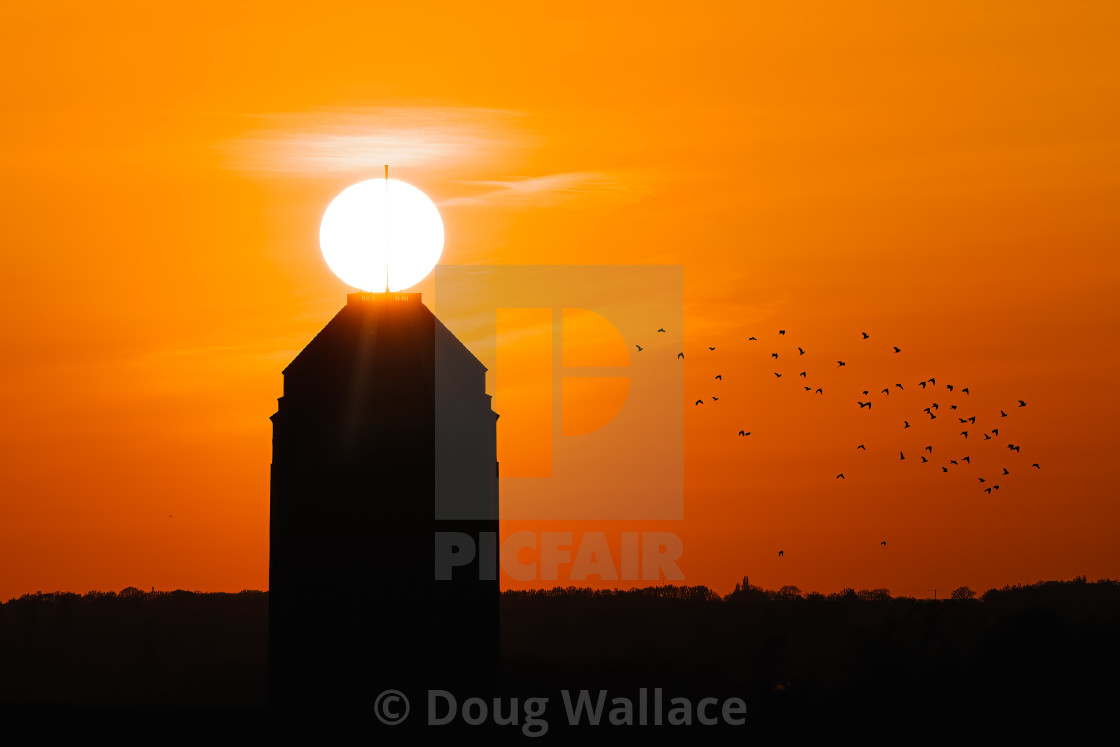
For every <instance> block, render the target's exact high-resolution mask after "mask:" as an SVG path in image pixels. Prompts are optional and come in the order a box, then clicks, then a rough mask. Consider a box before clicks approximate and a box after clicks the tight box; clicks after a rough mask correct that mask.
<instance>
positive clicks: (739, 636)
mask: <svg viewBox="0 0 1120 747" xmlns="http://www.w3.org/2000/svg"><path fill="white" fill-rule="evenodd" d="M322 614H323V615H327V616H329V615H331V614H332V611H331V609H329V608H327V609H323V610H322ZM267 619H268V594H267V592H261V591H244V592H241V593H237V594H229V593H196V592H188V591H173V592H154V591H153V592H145V591H142V590H140V589H136V588H133V587H129V588H127V589H124V590H122V591H121V592H118V593H113V592H107V593H101V592H91V593H88V594H83V595H78V594H70V593H51V594H42V593H38V594H27V595H24V596H22V597H19V598H16V599H12V600H9V601H7V602H5V603H3V604H0V704H2V705H4V706H6V707H12V706H22V705H26V704H47V705H50V704H75V705H86V706H89V705H157V706H233V707H237V708H247V709H256V708H262V707H264V705H265V674H266V666H267ZM449 624H453V621H449ZM1118 632H1120V582H1117V581H1111V580H1101V581H1096V582H1090V581H1087V580H1086V579H1085V578H1084V577H1078V578H1076V579H1074V580H1073V581H1048V582H1040V583H1037V584H1027V585H1022V584H1019V585H1014V586H1005V587H1003V588H1000V589H989V590H988V591H986V592H984V593H983V594H976V593H974V592H973V591H972V590H970V589H968V588H967V587H961V588H959V589H957V590H956V591H955V592H954V593H953V594H952V598H950V599H941V600H931V599H915V598H912V597H904V596H892V595H891V594H890V592H889V591H888V590H886V589H865V590H859V591H856V590H853V589H845V590H843V591H841V592H838V593H832V594H820V593H816V592H809V593H803V592H801V591H800V590H799V589H798V588H797V587H794V586H784V587H782V588H780V589H777V590H767V589H761V588H759V587H757V586H754V585H752V584H750V583H749V581H748V579H747V578H744V579H743V580H742V582H740V583H739V584H738V585H737V586H736V587H735V589H734V590H733V591H732V592H730V593H729V594H726V595H722V596H721V595H719V594H717V593H715V592H714V591H712V590H711V589H708V588H707V587H704V586H656V587H648V588H640V589H631V590H602V589H588V588H578V587H570V588H555V589H546V590H532V591H506V592H504V593H503V594H502V598H501V635H502V662H501V666H502V690H503V692H504V693H505V694H507V695H510V696H521V697H529V696H536V695H545V696H548V695H550V694H551V695H556V694H557V693H558V691H559V689H560V688H565V687H566V688H571V689H581V688H591V689H597V688H608V689H610V690H611V691H612V693H613V692H619V693H627V692H628V693H631V694H633V693H636V692H637V690H638V688H655V687H662V688H664V689H665V690H666V692H672V693H675V694H677V695H680V696H682V697H696V698H699V697H707V696H720V695H721V694H722V695H724V696H727V695H729V694H734V695H737V696H739V697H742V698H744V699H745V700H746V702H747V703H748V707H749V708H750V712H751V714H752V716H753V719H754V721H752V723H756V724H761V723H768V722H774V723H781V721H782V720H783V719H795V718H799V717H805V716H814V717H816V716H819V717H821V718H826V717H828V716H829V715H832V716H836V717H840V716H842V715H843V714H851V713H866V712H867V711H868V709H871V710H872V711H873V712H874V713H875V718H876V719H877V720H878V721H880V722H883V723H885V722H887V721H891V722H894V721H897V722H899V723H901V722H903V721H911V720H913V719H925V718H938V719H944V718H948V717H951V716H953V715H954V714H955V715H956V716H959V717H964V716H969V717H979V718H985V717H988V716H991V715H992V714H997V713H998V714H1001V715H1000V718H1012V717H1014V714H1023V716H1024V717H1026V715H1027V714H1033V715H1032V716H1031V717H1032V718H1035V719H1037V718H1038V717H1039V715H1040V714H1048V715H1049V717H1051V718H1054V717H1056V714H1061V713H1065V712H1066V710H1067V709H1080V710H1084V709H1090V710H1091V709H1092V708H1095V707H1097V706H1100V707H1101V708H1103V707H1104V705H1105V704H1106V703H1108V702H1111V699H1112V698H1114V697H1115V694H1116V687H1115V685H1113V684H1111V679H1106V677H1105V676H1106V675H1107V677H1108V678H1111V674H1109V673H1111V672H1113V671H1115V670H1116V668H1117V665H1118V664H1120V636H1118V635H1117V633H1118ZM417 653H418V655H422V654H423V652H417ZM433 687H438V683H433ZM1101 712H1102V713H1103V712H1104V711H1101Z"/></svg>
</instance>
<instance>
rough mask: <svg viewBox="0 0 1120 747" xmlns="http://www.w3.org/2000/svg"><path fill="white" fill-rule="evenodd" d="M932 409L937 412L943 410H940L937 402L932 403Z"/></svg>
mask: <svg viewBox="0 0 1120 747" xmlns="http://www.w3.org/2000/svg"><path fill="white" fill-rule="evenodd" d="M930 407H932V408H933V409H935V410H939V409H941V408H939V407H938V406H937V403H936V402H934V403H932V404H931V405H930Z"/></svg>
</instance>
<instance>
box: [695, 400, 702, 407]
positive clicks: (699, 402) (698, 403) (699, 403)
mask: <svg viewBox="0 0 1120 747" xmlns="http://www.w3.org/2000/svg"><path fill="white" fill-rule="evenodd" d="M696 404H697V405H702V404H704V400H702V399H698V400H696ZM693 406H694V407H695V405H693Z"/></svg>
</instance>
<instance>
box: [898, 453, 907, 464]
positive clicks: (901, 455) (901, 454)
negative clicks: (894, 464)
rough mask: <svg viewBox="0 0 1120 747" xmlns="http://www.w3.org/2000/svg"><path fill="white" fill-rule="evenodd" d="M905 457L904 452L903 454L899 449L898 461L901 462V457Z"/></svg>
mask: <svg viewBox="0 0 1120 747" xmlns="http://www.w3.org/2000/svg"><path fill="white" fill-rule="evenodd" d="M905 458H906V454H904V453H903V452H901V451H900V452H898V461H900V462H901V461H902V460H903V459H905Z"/></svg>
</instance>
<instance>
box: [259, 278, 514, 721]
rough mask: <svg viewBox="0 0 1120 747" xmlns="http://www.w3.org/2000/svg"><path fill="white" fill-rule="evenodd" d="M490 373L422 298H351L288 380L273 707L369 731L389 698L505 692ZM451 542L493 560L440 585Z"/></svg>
mask: <svg viewBox="0 0 1120 747" xmlns="http://www.w3.org/2000/svg"><path fill="white" fill-rule="evenodd" d="M485 372H486V369H485V367H483V365H482V364H481V363H480V362H479V361H478V359H476V358H475V357H474V356H473V355H472V354H471V353H470V351H469V350H467V348H466V347H465V346H464V345H463V344H462V343H461V342H459V340H457V339H456V338H455V336H454V335H452V334H451V332H450V331H449V330H448V329H447V328H446V327H445V326H444V325H443V324H442V323H441V322H440V321H439V320H438V319H436V317H435V316H434V315H433V314H432V313H431V311H429V310H428V308H427V307H425V306H424V305H423V304H422V303H421V300H420V294H419V293H388V292H386V293H365V292H360V293H351V294H349V295H348V296H347V303H346V306H345V307H343V308H342V310H341V311H339V312H338V314H337V315H335V317H334V318H333V319H332V320H331V321H330V322H329V323H328V324H327V325H326V327H324V328H323V329H322V331H320V332H319V334H318V335H316V336H315V338H314V339H313V340H312V341H311V342H310V343H309V344H308V345H307V347H305V348H304V349H303V351H301V352H300V353H299V355H297V356H296V358H295V359H294V360H293V361H292V362H291V364H289V365H288V367H287V368H286V369H284V394H283V396H282V397H281V398H280V400H279V405H278V408H277V412H276V414H274V415H273V416H272V424H273V437H272V476H271V479H272V487H271V528H270V531H271V543H270V562H269V597H270V601H269V604H270V610H269V701H270V705H272V706H276V707H279V708H282V709H283V708H289V707H294V708H299V709H301V711H302V712H304V713H308V712H316V711H321V710H324V709H328V710H337V711H342V710H348V709H349V710H351V711H353V712H355V713H360V715H361V717H362V718H365V719H367V720H368V716H369V713H370V710H369V709H370V708H371V707H372V704H373V702H374V699H375V697H376V696H377V694H378V693H380V692H381V691H383V690H385V689H389V688H392V689H398V690H401V691H403V692H405V693H406V694H407V695H408V697H409V699H410V700H411V701H412V702H413V703H414V704H420V703H422V702H423V699H422V693H423V691H424V690H426V689H428V688H444V689H452V690H453V689H454V688H455V687H456V686H462V685H465V684H467V683H471V684H472V687H473V688H474V689H475V690H477V689H478V686H479V685H482V686H485V683H487V682H492V681H493V680H494V679H495V678H496V673H497V664H498V654H499V652H498V619H499V618H498V603H499V587H498V567H497V566H498V563H497V553H496V551H493V548H494V547H496V537H497V530H498V487H497V486H498V479H497V461H496V440H495V439H496V420H497V415H496V414H495V413H494V412H493V410H492V409H491V402H490V396H489V395H487V394H486V388H485ZM448 532H454V533H458V534H455V535H452V536H455V537H463V536H466V537H469V538H472V540H471V541H473V542H474V543H475V545H476V546H477V547H476V548H474V549H475V550H476V552H474V555H473V559H472V560H471V562H469V563H466V562H463V563H461V564H460V565H457V566H456V567H454V568H453V569H452V570H453V572H452V573H451V574H450V576H451V578H449V579H443V580H441V579H439V578H437V576H440V575H444V576H446V575H448V574H447V573H445V572H444V573H442V574H441V573H440V571H441V568H437V565H439V563H438V562H437V556H438V552H437V550H438V543H439V540H438V537H439V536H441V535H440V533H448ZM442 536H445V537H446V536H448V535H446V534H444V535H442ZM458 544H460V545H462V544H464V543H462V542H458ZM465 544H468V545H469V544H470V542H467V543H465ZM487 548H490V549H487ZM459 549H462V548H459ZM467 549H468V550H469V549H470V548H467ZM469 555H470V553H469V552H467V553H466V554H465V555H461V556H460V557H461V558H466V557H467V556H469ZM442 570H443V571H446V570H447V569H446V568H443V569H442ZM413 693H415V694H416V696H418V697H417V698H414V697H413ZM354 709H357V710H356V711H355V710H354Z"/></svg>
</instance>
